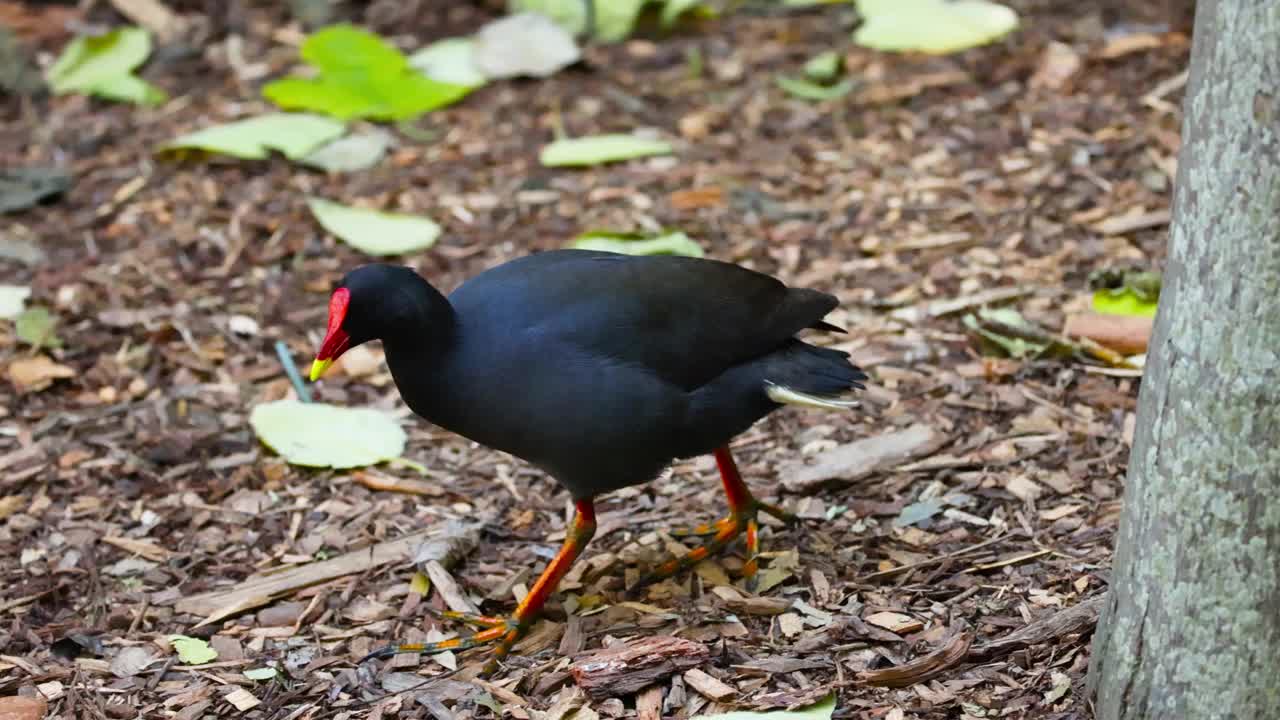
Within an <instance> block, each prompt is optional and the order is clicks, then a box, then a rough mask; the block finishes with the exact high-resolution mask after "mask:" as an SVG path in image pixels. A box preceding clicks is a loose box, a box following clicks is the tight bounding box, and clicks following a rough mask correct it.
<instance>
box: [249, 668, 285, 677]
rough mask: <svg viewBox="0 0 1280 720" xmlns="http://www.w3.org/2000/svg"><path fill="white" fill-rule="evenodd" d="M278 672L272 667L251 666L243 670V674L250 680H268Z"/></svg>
mask: <svg viewBox="0 0 1280 720" xmlns="http://www.w3.org/2000/svg"><path fill="white" fill-rule="evenodd" d="M279 674H280V673H279V671H277V670H276V669H275V668H273V667H264V668H252V669H249V670H245V671H244V676H245V677H247V678H249V679H250V680H270V679H271V678H273V677H275V676H276V675H279Z"/></svg>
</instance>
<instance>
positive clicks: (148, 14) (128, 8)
mask: <svg viewBox="0 0 1280 720" xmlns="http://www.w3.org/2000/svg"><path fill="white" fill-rule="evenodd" d="M111 4H112V5H113V6H115V9H116V10H119V11H120V14H121V15H124V16H125V17H127V18H129V19H130V20H132V21H134V22H136V23H138V24H139V25H141V26H142V27H144V28H146V29H147V30H150V31H151V32H153V33H155V35H156V37H157V38H158V39H159V40H160V41H161V42H169V41H170V40H173V39H174V38H175V37H177V36H178V35H179V34H181V33H182V30H183V28H184V27H185V26H186V21H184V20H183V19H182V17H180V16H179V15H177V14H176V13H174V12H173V11H172V10H170V9H169V8H168V7H167V6H165V4H164V3H162V2H160V0H111Z"/></svg>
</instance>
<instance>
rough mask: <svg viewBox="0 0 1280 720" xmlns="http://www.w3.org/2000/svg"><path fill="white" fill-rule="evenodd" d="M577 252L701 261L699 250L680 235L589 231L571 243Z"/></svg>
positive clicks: (686, 236) (671, 233) (700, 249)
mask: <svg viewBox="0 0 1280 720" xmlns="http://www.w3.org/2000/svg"><path fill="white" fill-rule="evenodd" d="M573 247H575V248H577V249H579V250H603V251H605V252H616V253H622V254H624V255H685V256H687V257H702V256H703V254H704V253H703V251H702V246H701V245H699V244H698V243H697V242H695V241H694V240H693V239H692V238H690V237H689V236H688V235H685V234H684V233H683V232H679V231H676V232H669V233H663V234H660V235H644V234H640V233H625V232H613V231H610V230H592V231H590V232H586V233H583V234H581V235H579V236H578V237H577V238H575V239H574V241H573Z"/></svg>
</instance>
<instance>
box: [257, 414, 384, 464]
mask: <svg viewBox="0 0 1280 720" xmlns="http://www.w3.org/2000/svg"><path fill="white" fill-rule="evenodd" d="M249 424H250V425H251V426H252V427H253V431H254V432H255V433H257V435H258V439H259V440H261V441H262V443H263V444H264V445H266V446H267V447H269V448H271V449H272V450H275V451H276V452H277V453H279V454H280V455H281V456H282V457H284V459H285V460H287V461H289V462H290V463H293V464H294V465H303V466H307V467H331V468H337V469H344V468H354V467H363V466H365V465H373V464H375V463H379V462H383V461H386V460H390V459H392V458H395V457H398V456H399V455H400V454H401V453H402V452H404V445H405V440H406V436H405V432H404V429H403V428H401V427H400V425H399V424H398V423H397V422H396V421H395V419H394V418H393V417H392V416H391V415H389V414H388V413H385V412H383V411H381V410H375V409H373V408H347V407H341V406H337V405H326V404H324V403H317V402H310V403H306V402H300V401H298V400H276V401H274V402H269V403H263V404H261V405H256V406H254V408H253V410H252V411H251V412H250V413H249Z"/></svg>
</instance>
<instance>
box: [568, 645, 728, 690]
mask: <svg viewBox="0 0 1280 720" xmlns="http://www.w3.org/2000/svg"><path fill="white" fill-rule="evenodd" d="M710 656H711V653H710V651H708V650H707V648H706V647H704V646H703V645H701V644H700V643H696V642H693V641H691V640H685V639H684V638H678V637H671V636H669V635H653V636H649V637H644V638H640V639H637V640H632V641H628V642H624V643H619V644H617V645H614V646H613V647H610V648H607V649H605V650H600V651H598V652H595V653H591V654H589V655H585V656H581V657H580V658H578V659H576V660H574V662H573V665H572V666H571V667H570V668H569V669H570V672H571V673H572V674H573V680H574V682H576V683H577V684H578V687H580V688H582V689H583V691H585V692H586V693H587V695H589V696H590V697H591V699H593V700H603V699H605V698H609V697H624V696H626V695H631V694H633V693H635V692H636V691H637V690H639V689H640V688H643V687H645V686H646V685H652V684H653V683H656V682H658V681H659V680H662V679H664V678H667V677H670V676H671V675H674V674H676V673H678V672H681V671H684V670H688V669H689V668H692V667H697V666H698V665H701V664H702V663H704V662H706V661H707V659H708V658H709V657H710Z"/></svg>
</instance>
